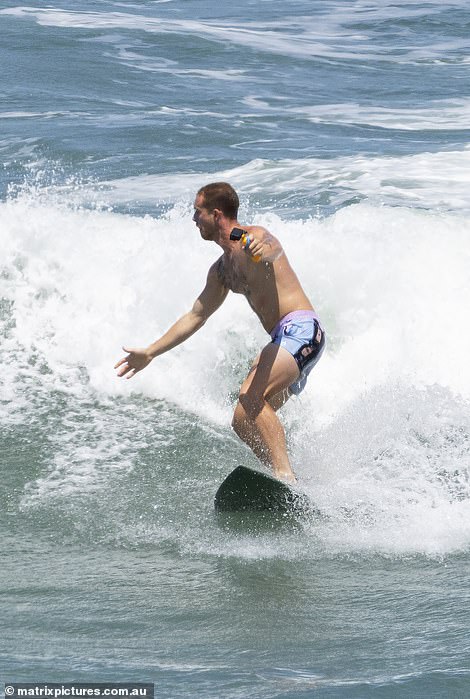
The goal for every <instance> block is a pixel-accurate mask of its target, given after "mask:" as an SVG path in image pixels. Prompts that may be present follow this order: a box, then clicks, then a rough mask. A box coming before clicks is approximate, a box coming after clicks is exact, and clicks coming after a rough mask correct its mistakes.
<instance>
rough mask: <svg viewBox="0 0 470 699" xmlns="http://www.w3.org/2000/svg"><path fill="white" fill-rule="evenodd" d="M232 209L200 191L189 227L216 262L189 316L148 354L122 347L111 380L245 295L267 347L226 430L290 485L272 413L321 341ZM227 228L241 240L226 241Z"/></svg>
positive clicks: (270, 248) (277, 250)
mask: <svg viewBox="0 0 470 699" xmlns="http://www.w3.org/2000/svg"><path fill="white" fill-rule="evenodd" d="M238 205H239V200H238V196H237V193H236V192H235V190H234V189H233V188H232V187H231V186H230V185H229V184H228V183H226V182H215V183H213V184H208V185H206V186H205V187H202V188H201V189H200V190H199V192H198V193H197V195H196V199H195V202H194V217H193V221H194V222H195V224H196V226H197V227H198V228H199V232H200V234H201V237H202V238H203V239H204V240H210V241H213V242H215V243H217V245H219V246H220V247H221V248H222V250H223V254H222V255H221V257H219V259H218V260H217V261H216V262H215V263H214V264H213V265H212V266H211V268H210V269H209V273H208V275H207V282H206V286H205V288H204V290H203V291H202V292H201V294H200V296H199V297H198V298H197V299H196V301H195V303H194V305H193V307H192V309H191V310H190V311H189V312H188V313H186V314H185V315H183V316H182V317H181V318H180V319H179V320H177V321H176V323H175V324H174V325H173V326H172V327H171V328H170V329H169V330H168V331H167V332H166V333H165V334H164V335H163V336H162V337H161V338H160V339H158V340H156V341H155V342H154V343H153V344H151V345H149V346H148V347H146V348H142V349H131V348H127V347H123V349H124V351H125V352H127V353H128V354H127V356H126V357H124V358H123V359H121V360H120V361H119V362H118V363H117V364H116V366H115V368H116V369H117V368H119V371H118V376H126V378H128V379H130V378H132V377H133V376H135V374H137V372H139V371H141V370H142V369H144V368H145V367H146V366H147V365H148V364H150V362H151V361H152V359H155V357H158V356H159V355H160V354H163V353H164V352H168V350H170V349H172V348H173V347H176V345H179V344H180V343H181V342H184V341H185V340H187V339H188V337H190V336H191V335H193V333H195V332H196V330H199V328H201V327H202V326H203V325H204V323H205V322H206V320H207V319H208V318H209V316H210V315H212V313H214V311H216V310H217V309H218V308H219V306H220V305H221V304H222V302H223V301H224V300H225V298H226V296H227V294H228V292H229V291H233V292H234V293H236V294H244V295H245V296H246V298H247V300H248V303H249V304H250V306H251V307H252V309H253V310H254V312H255V313H256V315H257V316H258V318H259V319H260V321H261V324H262V325H263V327H264V329H265V330H266V332H267V333H269V334H270V335H271V342H269V343H268V344H267V345H266V347H265V348H264V349H263V350H262V351H261V352H260V354H259V355H258V356H257V357H256V359H255V360H254V362H253V365H252V366H251V369H250V371H249V372H248V375H247V377H246V379H245V380H244V382H243V384H242V386H241V389H240V394H239V397H238V403H237V406H236V408H235V412H234V415H233V421H232V427H233V429H234V430H235V432H236V433H237V435H238V436H239V437H240V438H241V439H242V440H243V441H244V442H245V443H246V444H247V445H248V446H249V447H250V448H251V449H252V450H253V452H254V453H255V455H256V456H257V457H258V459H259V460H260V461H261V462H262V463H263V464H264V465H265V466H267V467H270V468H271V469H272V470H273V471H274V475H275V476H277V477H278V478H280V479H284V480H287V481H291V482H292V481H295V475H294V472H293V470H292V468H291V465H290V462H289V457H288V455H287V446H286V436H285V432H284V429H283V427H282V425H281V423H280V421H279V418H278V417H277V415H276V411H277V410H278V409H279V408H280V407H281V406H282V405H283V404H284V403H285V402H286V400H287V399H288V398H289V396H290V395H292V394H297V395H298V394H299V393H300V392H301V391H302V390H303V388H304V386H305V383H306V380H307V375H308V373H309V372H310V370H311V369H312V368H313V366H314V365H315V364H316V362H317V361H318V360H319V358H320V356H321V353H322V351H323V347H324V344H325V335H324V331H323V328H322V326H321V324H320V321H319V319H318V316H317V315H316V313H315V311H314V309H313V307H312V305H311V303H310V301H309V300H308V298H307V296H306V295H305V293H304V291H303V289H302V287H301V286H300V283H299V280H298V279H297V277H296V275H295V273H294V271H293V270H292V267H291V266H290V264H289V261H288V259H287V257H286V255H285V253H284V250H283V249H282V247H281V244H280V242H279V241H278V240H277V239H276V238H275V237H274V236H273V235H272V234H271V233H269V232H268V231H267V230H266V229H265V228H262V227H261V226H241V224H239V223H238V220H237V216H238ZM234 228H238V229H242V230H243V231H244V232H245V233H246V235H247V237H246V238H245V237H244V236H243V237H242V238H241V240H240V239H239V240H233V239H231V238H230V234H231V232H232V231H233V229H234ZM239 234H240V231H239Z"/></svg>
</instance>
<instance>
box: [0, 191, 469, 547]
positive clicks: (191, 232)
mask: <svg viewBox="0 0 470 699" xmlns="http://www.w3.org/2000/svg"><path fill="white" fill-rule="evenodd" d="M257 220H258V222H259V223H262V224H264V225H267V226H268V227H269V228H270V229H272V230H273V231H275V232H276V233H277V234H278V235H279V236H280V238H281V240H282V242H283V244H284V246H285V248H286V251H287V253H288V255H289V257H290V258H291V261H292V263H293V264H294V267H295V268H296V269H297V271H298V274H299V276H300V278H301V280H302V282H303V284H304V286H305V288H306V290H307V291H308V293H309V294H310V295H311V297H312V300H313V301H314V303H315V305H316V306H317V308H318V310H319V312H320V314H321V316H322V318H323V321H324V323H325V326H326V329H327V332H328V338H329V344H328V350H327V352H326V354H325V356H324V358H322V360H321V363H320V364H319V366H318V368H317V369H316V370H315V372H314V373H313V375H312V377H311V379H310V381H309V385H308V387H307V389H306V391H305V392H304V394H303V395H302V397H301V399H299V400H296V401H292V402H291V404H288V405H287V406H286V409H285V411H284V418H283V419H284V420H285V421H286V424H287V426H288V433H289V441H290V444H291V450H292V457H293V461H294V464H295V467H296V469H297V471H298V472H299V475H300V476H301V477H302V478H303V479H304V482H306V483H307V484H308V486H307V487H308V488H309V489H310V491H311V493H312V496H313V497H314V499H315V501H316V502H317V503H318V504H319V506H320V507H321V508H322V509H323V511H325V512H326V513H327V514H328V515H329V517H330V520H329V521H328V522H329V523H328V522H326V523H323V524H322V525H319V524H318V523H316V524H315V527H313V528H312V531H311V533H310V534H309V536H310V537H311V539H309V541H310V544H311V546H312V551H313V550H315V551H317V550H318V547H320V548H322V550H327V551H333V552H334V551H345V552H347V551H355V550H368V551H369V550H370V551H384V552H387V553H390V552H391V553H399V554H402V553H409V552H414V551H424V552H427V553H446V552H448V551H452V550H459V549H462V548H467V547H468V545H469V543H470V525H469V521H470V518H469V516H468V515H469V502H470V485H469V483H470V479H469V462H468V453H469V435H470V424H469V418H468V415H469V411H468V403H469V401H470V369H469V366H468V356H469V354H470V331H469V329H468V307H469V302H470V259H469V258H470V252H469V246H468V239H469V235H470V226H469V221H468V218H467V217H465V216H463V215H460V216H459V215H456V214H452V215H450V214H444V213H431V212H423V211H421V212H420V211H416V210H415V211H412V210H408V209H405V208H387V207H375V206H371V205H365V204H362V205H357V206H353V207H348V208H345V209H342V210H340V211H338V212H337V213H336V214H335V215H334V216H332V217H330V218H328V219H325V220H315V219H311V220H305V221H291V222H286V221H283V220H282V219H280V218H278V217H277V216H275V215H272V214H271V215H269V214H259V216H258V218H257ZM0 241H1V245H2V250H3V259H2V274H1V287H0V290H1V296H2V298H3V299H4V301H3V303H4V313H3V317H4V321H3V322H4V323H5V328H6V329H5V338H4V339H3V340H2V348H1V349H2V355H3V358H2V366H3V369H2V378H1V382H2V400H3V403H2V421H4V423H5V424H6V423H8V421H10V422H13V423H14V422H15V421H19V420H21V419H25V418H26V419H30V418H28V415H30V412H28V411H31V407H28V406H30V403H31V400H32V398H31V397H34V396H36V398H35V399H34V400H36V403H37V404H38V406H39V405H40V406H42V407H41V408H40V409H41V410H42V411H44V410H46V409H47V396H48V394H50V395H52V394H54V392H59V393H61V394H63V395H69V396H70V397H71V398H73V400H76V401H77V402H78V407H77V410H78V412H79V413H80V411H82V412H81V413H80V414H81V415H82V417H81V420H83V416H84V414H86V412H87V407H86V406H87V405H89V402H90V400H91V399H93V400H96V399H98V401H105V402H106V401H108V400H110V399H112V400H115V398H116V397H118V396H122V397H124V396H126V395H127V394H129V392H137V393H142V394H144V395H146V396H148V397H149V398H152V399H164V400H166V401H167V402H169V403H170V404H176V405H177V406H179V408H180V409H181V410H183V412H184V414H191V413H193V414H194V415H195V417H196V418H197V419H200V420H202V421H203V422H204V423H206V424H213V425H214V426H217V429H220V430H224V429H226V430H227V438H230V437H229V431H228V425H229V421H230V414H231V403H232V401H233V399H234V396H235V395H236V391H237V387H238V385H239V382H240V380H241V379H242V377H243V375H244V373H245V372H246V370H247V367H248V366H249V362H250V359H251V358H252V357H253V356H254V354H255V353H256V352H257V350H258V348H259V347H260V346H262V344H263V343H264V342H265V341H266V340H267V337H266V335H265V333H264V331H263V330H262V329H261V328H260V326H259V324H258V322H257V321H256V319H255V318H254V316H253V314H252V313H251V312H250V310H249V308H248V306H247V305H246V303H245V302H244V300H243V299H241V298H240V297H235V296H232V297H230V298H229V300H228V301H227V302H226V303H225V304H224V306H222V308H221V309H220V310H219V311H218V312H217V314H216V315H215V316H214V317H213V318H211V319H210V320H209V321H208V323H207V324H206V326H205V328H204V329H203V330H201V331H200V332H199V333H198V334H196V335H195V336H194V337H193V338H191V339H190V340H189V341H188V342H187V343H186V344H185V345H184V346H182V347H180V348H177V349H176V350H174V351H173V352H172V353H169V354H167V355H165V356H163V357H161V358H159V359H158V360H156V361H155V363H154V364H152V365H151V367H149V368H148V369H147V370H146V371H145V373H143V374H141V375H140V376H138V377H136V378H135V379H133V380H132V381H130V382H127V381H122V380H118V379H117V378H115V374H114V371H113V368H112V367H113V364H114V362H115V361H116V360H117V359H118V358H119V357H120V356H122V351H121V349H120V348H121V345H123V344H126V345H137V346H138V345H142V344H145V343H148V342H150V341H151V340H153V339H154V338H155V337H157V336H158V335H159V334H160V333H162V332H163V331H164V330H165V329H166V328H167V327H168V326H169V325H170V324H171V322H172V321H173V320H174V319H175V318H176V317H178V316H179V315H180V314H181V313H182V312H184V311H185V310H186V309H187V308H189V307H190V304H191V303H192V301H193V299H194V298H195V296H196V295H197V293H198V292H199V291H200V289H201V288H202V286H203V284H204V280H205V274H206V270H207V268H208V266H209V264H210V263H211V261H212V260H214V259H215V258H216V257H217V255H218V250H217V248H215V247H213V246H211V245H208V244H206V243H203V242H202V241H201V240H200V238H199V234H198V233H197V230H196V229H195V227H194V224H193V223H192V222H191V211H190V209H189V207H182V206H176V207H175V208H174V209H173V210H171V211H170V212H169V213H168V214H167V215H165V216H163V217H161V218H159V219H152V218H150V217H145V218H136V217H130V216H123V215H118V214H114V213H112V212H105V211H103V212H100V211H85V210H81V209H76V210H71V209H69V208H65V207H64V206H62V205H59V204H58V203H57V199H54V198H52V199H50V200H47V197H45V198H42V199H41V198H39V199H38V198H37V197H36V195H32V196H31V197H29V198H28V196H27V195H24V196H20V197H19V198H18V199H17V200H15V201H8V202H5V203H2V204H0ZM7 326H8V327H7ZM25 390H26V391H27V393H26V394H25ZM28 392H29V395H30V398H29V401H25V398H24V397H25V395H27V394H28ZM80 406H81V407H80ZM38 409H39V408H38ZM111 409H112V408H111ZM91 412H92V413H93V415H94V416H95V417H93V418H92V419H91V418H90V420H91V422H90V420H89V422H90V425H91V427H90V429H91V431H92V433H93V435H94V437H93V438H92V440H91V445H88V446H86V445H82V446H81V447H80V446H79V445H80V439H79V435H78V433H77V430H78V429H79V428H78V427H76V428H74V430H72V432H67V430H65V429H64V432H63V435H62V437H63V449H61V447H60V444H61V440H62V437H61V436H60V434H58V437H57V439H56V440H55V443H56V451H55V456H54V462H53V463H52V464H51V467H50V470H49V472H48V473H47V474H45V475H44V476H43V477H42V478H41V479H40V481H38V482H37V483H36V485H34V484H32V485H30V487H29V490H28V492H27V493H26V495H25V497H26V500H25V506H27V504H28V503H31V502H32V500H31V498H33V500H34V498H35V497H36V498H37V497H43V496H44V494H45V493H51V492H57V491H60V492H62V493H69V492H70V489H72V490H74V489H77V488H80V487H93V488H96V487H98V486H97V484H99V483H102V482H103V479H105V480H106V478H111V477H112V473H113V469H109V468H107V467H105V465H104V464H105V461H106V460H105V459H104V458H103V454H104V452H103V451H102V449H104V451H105V452H106V453H107V454H108V456H109V454H111V453H114V452H113V444H119V442H120V440H122V442H123V443H124V444H125V448H124V450H123V451H122V453H121V452H119V449H118V452H119V453H118V452H116V453H115V457H116V458H115V459H114V462H116V463H117V461H119V458H120V463H121V468H122V469H124V471H126V469H128V468H131V464H132V458H133V457H132V431H133V430H134V429H135V427H136V425H137V424H138V423H136V422H135V421H134V422H132V420H131V422H129V420H128V418H127V417H126V414H125V412H124V413H120V414H119V417H117V416H116V420H114V421H113V419H111V418H110V417H109V416H108V417H106V419H103V421H101V418H100V417H99V409H98V410H97V411H96V410H95V411H94V412H93V410H91ZM85 423H86V420H85ZM101 423H102V424H101ZM131 423H132V424H131ZM90 425H89V426H90ZM126 429H127V430H128V432H129V437H126V438H125V439H124V438H123V437H122V433H123V431H124V432H125V431H126ZM170 432H171V430H170ZM100 435H101V436H100ZM147 438H148V435H147V437H144V438H143V440H144V441H143V442H142V443H141V444H140V446H141V447H142V448H143V446H145V444H144V442H145V439H147ZM230 439H231V438H230ZM235 443H236V442H235V441H234V444H235ZM136 444H137V446H136V448H137V447H138V444H139V443H138V441H137V443H136ZM71 445H72V446H73V447H74V450H75V460H74V462H73V463H74V466H73V467H71V466H70V461H69V460H68V459H69V457H70V447H71ZM93 445H94V446H93ZM234 448H235V447H234ZM113 458H114V457H113ZM97 474H98V475H97ZM106 474H108V475H106ZM213 477H215V478H217V474H216V475H215V476H213ZM219 477H220V476H219ZM87 483H88V486H87ZM189 520H190V521H189V524H190V529H188V530H187V531H186V530H185V532H180V533H179V534H178V535H181V536H183V534H184V536H183V540H184V542H185V543H184V546H186V547H188V548H189V549H194V547H200V546H201V543H200V538H201V532H199V533H198V534H197V535H195V534H194V527H195V526H196V523H195V522H192V520H191V518H189ZM204 526H205V525H204ZM307 533H308V531H307ZM208 536H209V538H210V537H211V536H213V534H210V533H209V534H208ZM211 541H212V543H209V544H208V552H217V551H218V552H219V553H221V552H223V551H224V550H225V549H226V547H232V549H231V551H232V553H233V550H235V549H233V547H234V546H235V548H236V545H235V544H234V542H233V541H232V540H231V539H227V540H220V538H218V539H217V540H216V541H214V540H211ZM258 543H259V542H258ZM310 544H309V545H310ZM253 545H254V544H253ZM276 546H277V544H276ZM289 546H290V544H289ZM303 546H305V542H304V544H303ZM241 548H243V547H241ZM255 549H256V551H255V550H251V549H250V547H249V546H248V547H246V546H245V548H244V551H245V554H244V555H261V554H260V553H259V550H258V549H259V546H258V548H257V547H256V546H255ZM227 550H228V549H227ZM240 550H241V549H240ZM296 550H297V549H296V548H295V547H294V548H292V549H290V550H289V552H288V551H287V550H286V551H284V549H282V550H281V551H279V550H278V549H276V550H275V551H274V549H273V551H271V548H270V547H269V546H267V548H266V549H265V554H264V555H294V556H295V555H297V554H296V553H295V552H296ZM250 551H251V553H250ZM270 551H271V553H270ZM283 551H284V552H283ZM240 555H241V554H240Z"/></svg>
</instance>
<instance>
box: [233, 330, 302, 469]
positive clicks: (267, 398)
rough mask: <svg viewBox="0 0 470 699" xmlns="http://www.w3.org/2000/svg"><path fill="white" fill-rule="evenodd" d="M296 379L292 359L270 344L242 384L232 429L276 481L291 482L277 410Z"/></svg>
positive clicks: (286, 352) (296, 372)
mask: <svg viewBox="0 0 470 699" xmlns="http://www.w3.org/2000/svg"><path fill="white" fill-rule="evenodd" d="M298 376H299V368H298V366H297V362H296V361H295V359H294V357H293V356H292V355H291V354H290V353H289V352H288V351H287V350H285V349H284V348H283V347H279V345H275V344H273V343H270V344H269V345H267V346H266V347H265V348H264V349H263V351H262V352H261V353H260V355H259V356H258V357H257V358H256V360H255V362H254V364H253V366H252V367H251V370H250V372H249V374H248V376H247V378H246V379H245V381H244V382H243V384H242V386H241V389H240V395H239V398H238V404H237V406H236V408H235V413H234V416H233V422H232V426H233V428H234V430H235V432H236V433H237V435H238V436H239V437H240V439H242V440H243V441H244V442H245V443H246V444H247V445H248V446H249V447H250V448H251V449H252V450H253V452H254V453H255V455H256V456H257V457H258V459H259V460H260V461H261V462H262V463H263V464H264V465H265V466H268V467H271V468H272V470H273V471H274V474H275V475H276V476H277V477H278V478H284V479H287V480H291V481H293V480H294V479H295V475H294V472H293V470H292V467H291V465H290V462H289V457H288V455H287V445H286V435H285V432H284V428H283V426H282V425H281V422H280V421H279V418H278V417H277V415H276V410H277V409H278V408H279V407H280V406H281V405H283V404H284V403H285V401H286V400H287V397H288V394H287V388H288V387H289V386H290V385H291V383H293V382H294V381H295V380H296V379H297V378H298Z"/></svg>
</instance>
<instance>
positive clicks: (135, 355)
mask: <svg viewBox="0 0 470 699" xmlns="http://www.w3.org/2000/svg"><path fill="white" fill-rule="evenodd" d="M220 265H221V258H219V260H217V262H215V263H214V264H213V265H212V267H211V268H210V270H209V273H208V275H207V281H206V286H205V287H204V290H203V291H202V292H201V294H200V295H199V296H198V298H197V299H196V301H195V302H194V305H193V307H192V308H191V310H190V311H189V312H188V313H185V314H184V315H183V316H181V318H180V319H179V320H177V321H176V323H174V325H172V326H171V328H170V329H169V330H168V331H167V332H166V333H165V334H164V335H162V337H161V338H160V339H158V340H156V341H155V342H153V343H152V344H151V345H149V346H148V347H146V348H143V349H130V348H127V347H123V349H124V351H125V352H128V355H127V356H126V357H124V358H123V359H121V360H120V361H119V362H118V363H117V364H116V366H115V367H114V368H115V369H117V368H118V367H121V369H120V370H119V372H118V376H126V378H128V379H130V378H132V377H133V376H134V375H135V374H137V372H138V371H141V370H142V369H144V368H145V367H146V366H147V365H148V364H150V362H151V361H152V359H155V357H158V356H159V355H161V354H164V353H165V352H168V351H169V350H171V349H173V347H176V346H177V345H180V344H181V343H182V342H184V341H185V340H187V339H188V338H189V337H191V335H193V334H194V333H195V332H196V331H197V330H199V329H200V328H201V327H202V326H203V325H204V323H205V322H206V320H207V319H208V318H209V316H211V315H212V313H214V311H216V310H217V309H218V308H219V306H220V305H221V304H222V303H223V302H224V300H225V298H226V296H227V293H228V289H227V287H225V286H224V284H223V283H222V279H221V275H220V273H219V270H220Z"/></svg>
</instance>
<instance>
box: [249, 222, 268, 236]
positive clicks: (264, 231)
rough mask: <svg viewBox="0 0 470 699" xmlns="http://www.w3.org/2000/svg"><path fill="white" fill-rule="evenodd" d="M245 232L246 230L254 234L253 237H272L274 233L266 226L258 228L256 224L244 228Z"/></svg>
mask: <svg viewBox="0 0 470 699" xmlns="http://www.w3.org/2000/svg"><path fill="white" fill-rule="evenodd" d="M244 230H246V231H247V232H248V233H252V234H253V235H263V236H264V235H272V233H270V232H269V231H268V229H267V228H265V227H264V226H257V225H255V224H253V225H250V226H244Z"/></svg>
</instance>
